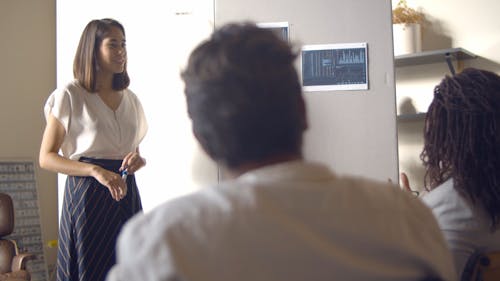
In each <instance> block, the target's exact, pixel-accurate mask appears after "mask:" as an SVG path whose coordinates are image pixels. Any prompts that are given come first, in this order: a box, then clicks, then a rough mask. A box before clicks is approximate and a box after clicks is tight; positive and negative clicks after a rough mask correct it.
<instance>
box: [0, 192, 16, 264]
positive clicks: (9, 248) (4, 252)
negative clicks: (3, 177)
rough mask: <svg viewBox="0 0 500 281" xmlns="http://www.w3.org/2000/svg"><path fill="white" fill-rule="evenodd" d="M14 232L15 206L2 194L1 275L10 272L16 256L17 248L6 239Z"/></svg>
mask: <svg viewBox="0 0 500 281" xmlns="http://www.w3.org/2000/svg"><path fill="white" fill-rule="evenodd" d="M13 230H14V205H13V203H12V198H11V197H10V196H9V195H8V194H5V193H0V274H3V273H6V272H10V271H11V265H12V259H13V258H14V256H15V255H16V246H15V245H14V243H13V242H12V241H10V240H8V239H4V238H3V237H4V236H7V235H9V234H11V233H12V231H13Z"/></svg>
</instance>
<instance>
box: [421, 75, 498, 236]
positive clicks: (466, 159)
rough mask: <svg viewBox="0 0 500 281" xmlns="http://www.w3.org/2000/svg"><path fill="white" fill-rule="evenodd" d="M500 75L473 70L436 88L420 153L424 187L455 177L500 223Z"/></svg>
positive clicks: (464, 192) (466, 194)
mask: <svg viewBox="0 0 500 281" xmlns="http://www.w3.org/2000/svg"><path fill="white" fill-rule="evenodd" d="M499 122H500V76H498V75H497V74H495V73H493V72H489V71H485V70H479V69H474V68H468V69H465V70H464V71H463V72H461V73H459V74H457V75H454V76H451V77H450V76H447V77H445V78H444V79H443V80H442V81H441V83H440V84H439V85H437V86H436V87H435V88H434V99H433V101H432V103H431V105H430V106H429V109H428V112H427V116H426V119H425V129H424V149H423V151H422V153H421V154H420V159H421V160H422V161H423V163H424V166H425V169H426V174H425V186H426V188H427V189H428V190H429V189H433V188H435V187H437V186H438V185H440V184H442V183H443V182H445V181H446V180H448V179H450V178H452V179H453V182H454V188H455V189H456V190H457V191H458V192H459V193H460V194H461V195H462V196H464V197H465V198H467V199H469V201H470V202H471V203H472V204H473V205H475V206H477V205H479V206H480V207H482V208H483V209H484V210H485V211H486V212H487V213H488V215H489V217H490V220H491V227H492V229H495V228H496V227H497V226H498V224H499V222H500V133H499V129H500V128H498V126H499V125H500V123H499Z"/></svg>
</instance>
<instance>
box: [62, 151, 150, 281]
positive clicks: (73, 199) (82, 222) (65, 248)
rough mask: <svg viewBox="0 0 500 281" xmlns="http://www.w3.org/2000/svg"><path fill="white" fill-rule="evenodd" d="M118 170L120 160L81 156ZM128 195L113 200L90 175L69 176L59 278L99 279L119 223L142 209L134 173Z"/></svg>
mask: <svg viewBox="0 0 500 281" xmlns="http://www.w3.org/2000/svg"><path fill="white" fill-rule="evenodd" d="M80 161H84V162H92V163H94V164H97V165H99V166H101V167H104V168H106V169H108V170H110V171H114V172H118V169H119V168H120V165H121V160H94V159H88V158H83V159H80ZM127 188H128V190H127V196H126V197H125V198H124V199H122V200H120V201H119V202H116V201H115V200H113V198H112V197H111V195H110V193H109V191H108V189H107V188H106V187H105V186H103V185H101V184H100V183H99V182H98V181H97V180H96V179H94V178H93V177H76V176H68V178H67V180H66V187H65V190H64V201H63V207H62V208H63V209H62V214H61V222H60V228H59V249H58V254H57V280H58V281H101V280H105V278H106V274H107V273H108V271H109V270H110V269H111V267H112V266H113V265H114V264H115V261H116V258H115V244H116V239H117V237H118V234H119V232H120V230H121V227H122V226H123V225H124V223H125V222H126V221H127V220H128V219H129V218H131V217H132V216H133V215H134V214H136V213H137V212H139V211H141V210H142V205H141V200H140V196H139V192H138V189H137V185H136V182H135V177H134V176H133V175H129V176H128V177H127Z"/></svg>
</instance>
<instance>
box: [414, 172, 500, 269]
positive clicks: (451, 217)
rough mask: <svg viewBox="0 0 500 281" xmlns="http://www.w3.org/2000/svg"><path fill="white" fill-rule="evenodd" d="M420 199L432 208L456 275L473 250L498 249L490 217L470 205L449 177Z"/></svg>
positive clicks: (497, 233)
mask: <svg viewBox="0 0 500 281" xmlns="http://www.w3.org/2000/svg"><path fill="white" fill-rule="evenodd" d="M422 200H423V201H424V202H425V203H426V204H427V205H428V206H429V207H430V208H431V209H432V212H433V213H434V216H435V217H436V219H437V221H438V224H439V227H440V228H441V230H442V231H443V233H444V237H445V239H446V241H447V242H448V245H449V247H450V250H451V251H452V254H453V258H454V260H455V267H456V269H457V273H458V274H459V275H460V274H461V273H462V272H463V270H464V267H465V264H466V263H467V260H468V258H469V257H470V255H471V254H473V253H474V251H476V250H479V251H491V250H500V231H498V230H497V231H495V232H491V231H490V220H489V218H488V215H487V214H486V212H484V211H483V210H482V208H474V207H472V206H471V204H470V203H469V202H468V200H465V199H464V198H463V197H462V196H461V195H460V194H459V193H458V192H457V191H456V190H455V188H454V187H453V180H451V179H449V180H447V181H446V182H444V183H443V184H441V185H440V186H438V187H436V188H435V189H433V190H432V191H431V192H429V193H428V194H427V195H425V196H424V197H422Z"/></svg>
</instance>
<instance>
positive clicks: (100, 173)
mask: <svg viewBox="0 0 500 281" xmlns="http://www.w3.org/2000/svg"><path fill="white" fill-rule="evenodd" d="M92 176H93V177H94V178H95V179H96V180H97V181H98V182H99V183H101V184H102V185H104V186H105V187H106V188H107V189H108V190H109V193H110V194H111V197H113V199H114V200H116V201H120V200H121V199H123V198H124V197H125V195H127V183H126V182H125V181H124V180H123V179H122V178H121V176H120V175H119V174H117V173H114V172H111V171H108V170H106V169H104V168H102V167H99V166H95V169H94V172H93V175H92Z"/></svg>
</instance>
